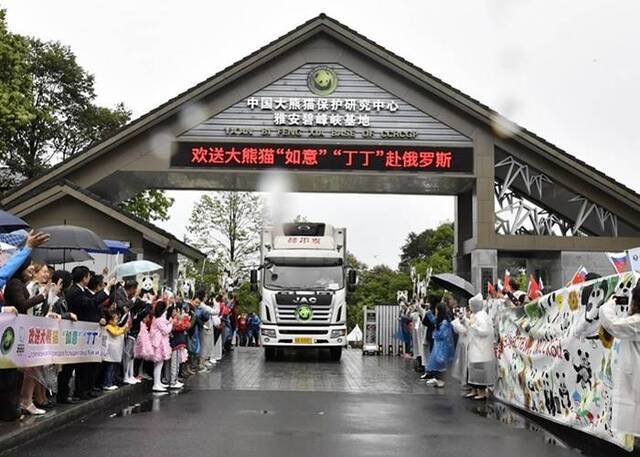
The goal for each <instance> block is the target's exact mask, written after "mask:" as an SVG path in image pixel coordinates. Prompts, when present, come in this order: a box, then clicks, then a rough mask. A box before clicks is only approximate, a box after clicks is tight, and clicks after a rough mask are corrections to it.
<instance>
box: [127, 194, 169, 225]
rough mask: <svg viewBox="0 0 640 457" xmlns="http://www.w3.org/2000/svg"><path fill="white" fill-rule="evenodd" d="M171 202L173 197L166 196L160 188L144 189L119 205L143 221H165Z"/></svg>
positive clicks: (167, 217)
mask: <svg viewBox="0 0 640 457" xmlns="http://www.w3.org/2000/svg"><path fill="white" fill-rule="evenodd" d="M173 202H174V199H173V198H172V197H167V195H166V194H165V192H164V191H162V190H144V191H142V192H140V193H138V194H136V195H134V196H133V197H131V198H130V199H128V200H125V201H124V202H122V203H120V206H121V207H122V208H124V209H126V210H127V211H129V212H130V213H132V214H135V215H136V216H138V217H139V218H141V219H144V220H145V221H166V220H168V219H169V208H171V206H172V205H173Z"/></svg>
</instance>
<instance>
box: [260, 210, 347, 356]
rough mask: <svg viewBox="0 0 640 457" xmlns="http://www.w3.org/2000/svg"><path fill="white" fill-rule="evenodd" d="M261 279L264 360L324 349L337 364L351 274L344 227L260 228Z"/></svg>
mask: <svg viewBox="0 0 640 457" xmlns="http://www.w3.org/2000/svg"><path fill="white" fill-rule="evenodd" d="M260 260H261V262H260V268H259V270H260V272H261V274H260V279H258V272H257V271H253V272H252V274H251V282H252V286H253V288H254V289H259V290H260V292H261V296H262V301H261V304H260V314H261V319H262V327H261V330H260V333H261V334H260V342H261V344H262V346H263V347H264V351H265V357H266V359H267V360H269V359H273V358H275V357H277V356H278V355H279V354H280V352H281V350H282V349H284V348H290V349H301V350H302V349H310V348H319V349H328V350H329V351H330V354H331V358H332V359H333V360H340V357H341V355H342V348H343V347H344V346H346V344H347V302H346V295H347V290H348V289H350V288H353V287H354V286H355V282H356V277H355V271H353V270H348V269H347V267H346V229H344V228H335V227H333V226H332V225H329V224H325V223H309V222H302V223H287V224H281V225H277V226H272V227H265V228H264V229H263V231H262V237H261V248H260Z"/></svg>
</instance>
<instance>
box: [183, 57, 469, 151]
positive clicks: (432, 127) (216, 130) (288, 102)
mask: <svg viewBox="0 0 640 457" xmlns="http://www.w3.org/2000/svg"><path fill="white" fill-rule="evenodd" d="M234 138H237V140H234ZM241 138H252V141H264V142H269V141H279V139H280V138H298V139H310V140H311V141H314V142H317V143H322V142H324V141H328V140H333V139H339V140H343V139H350V140H355V141H354V142H358V143H373V144H376V143H378V142H381V141H391V142H392V143H407V144H414V145H415V144H448V145H451V146H459V147H467V146H471V144H472V141H471V139H470V138H468V137H466V136H465V135H463V134H462V133H461V132H459V131H457V130H455V129H454V128H452V127H451V126H449V125H446V124H444V123H443V122H442V121H440V120H438V119H436V118H434V117H433V116H431V115H429V114H428V113H425V112H423V111H421V110H419V109H418V108H416V107H415V106H413V105H412V104H410V103H408V102H407V101H405V100H403V99H402V98H401V96H400V94H394V93H391V92H389V91H387V90H385V89H383V88H382V87H379V86H377V85H376V84H374V83H372V82H371V81H369V80H367V79H366V78H363V77H362V76H360V75H358V74H356V73H354V72H353V71H351V70H349V69H348V68H346V67H344V66H343V65H340V64H337V63H319V62H315V63H307V64H304V65H302V66H300V67H299V68H297V69H295V70H294V71H292V72H290V73H288V74H286V75H284V76H283V77H281V78H279V79H277V80H275V81H273V82H272V83H270V84H268V85H267V86H265V87H263V88H262V89H259V90H258V91H256V92H253V93H247V94H246V95H243V96H242V97H241V98H238V100H237V101H236V102H235V103H234V104H233V105H231V106H229V107H227V108H226V109H224V110H222V111H220V112H218V113H216V114H213V115H212V116H211V117H210V118H208V119H206V120H204V121H202V122H200V123H199V124H196V125H194V126H193V127H191V128H189V129H188V130H186V131H185V132H183V133H182V134H181V135H180V141H201V140H206V141H218V140H220V141H243V140H242V139H241Z"/></svg>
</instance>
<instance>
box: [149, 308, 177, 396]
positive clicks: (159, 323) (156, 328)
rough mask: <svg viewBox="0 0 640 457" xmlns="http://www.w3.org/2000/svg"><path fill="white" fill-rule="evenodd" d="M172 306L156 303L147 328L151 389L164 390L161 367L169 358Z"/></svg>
mask: <svg viewBox="0 0 640 457" xmlns="http://www.w3.org/2000/svg"><path fill="white" fill-rule="evenodd" d="M172 314H173V307H172V306H169V307H168V308H167V304H166V303H165V302H163V301H159V302H157V303H156V308H155V311H154V313H153V321H152V322H151V328H150V329H149V339H150V340H151V349H152V352H151V361H152V362H153V363H154V366H153V391H154V392H166V391H167V385H166V384H163V383H162V367H163V365H164V362H165V360H169V359H171V344H169V335H170V334H171V329H172V324H173V322H172V320H173V317H172Z"/></svg>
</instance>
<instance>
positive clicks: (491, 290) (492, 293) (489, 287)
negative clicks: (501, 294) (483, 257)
mask: <svg viewBox="0 0 640 457" xmlns="http://www.w3.org/2000/svg"><path fill="white" fill-rule="evenodd" d="M497 293H498V292H497V291H496V288H495V287H493V284H491V281H487V295H489V296H490V297H495V296H496V295H497Z"/></svg>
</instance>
